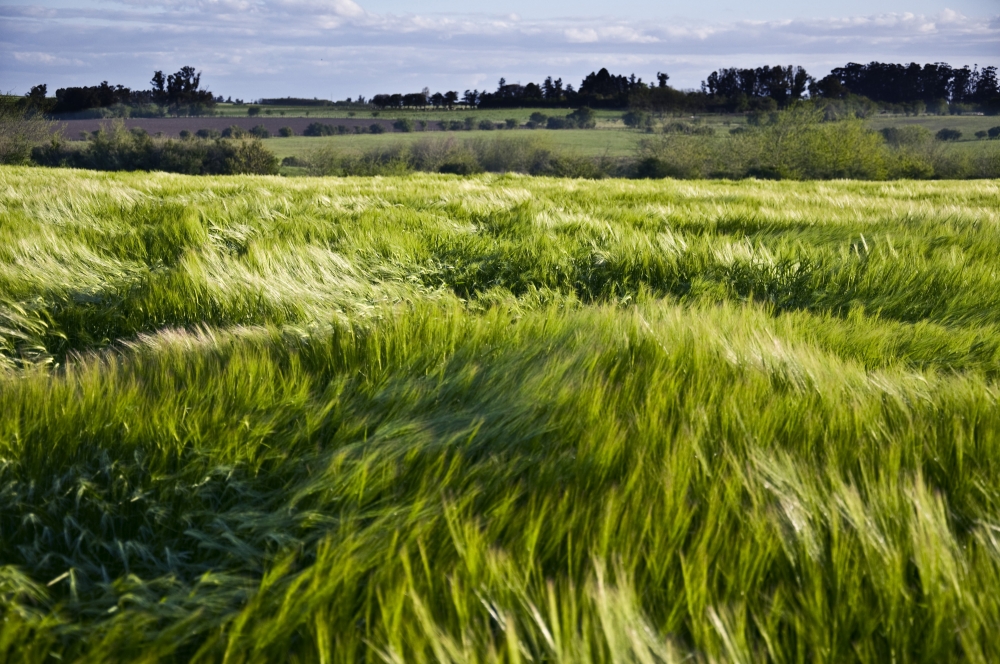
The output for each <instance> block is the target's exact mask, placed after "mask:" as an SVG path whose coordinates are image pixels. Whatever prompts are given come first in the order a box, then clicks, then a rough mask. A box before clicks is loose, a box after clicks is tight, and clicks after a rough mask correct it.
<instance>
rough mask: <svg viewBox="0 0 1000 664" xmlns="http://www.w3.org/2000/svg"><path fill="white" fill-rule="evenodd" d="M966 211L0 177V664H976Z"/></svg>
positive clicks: (657, 188) (519, 181) (871, 190)
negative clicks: (52, 663)
mask: <svg viewBox="0 0 1000 664" xmlns="http://www.w3.org/2000/svg"><path fill="white" fill-rule="evenodd" d="M998 197H1000V186H998V184H997V183H996V182H993V181H976V182H963V183H956V182H933V183H928V182H922V183H914V182H897V183H891V184H887V183H856V182H844V181H840V182H826V183H789V182H781V183H779V182H755V181H749V182H741V183H731V182H715V183H706V182H677V181H663V182H650V181H627V182H623V181H600V182H593V181H571V180H555V179H546V178H530V177H523V176H505V177H495V176H481V177H475V178H465V179H462V178H456V177H452V176H431V175H425V176H414V177H407V178H351V179H306V178H302V179H294V180H282V179H278V178H266V177H247V176H244V177H200V178H193V177H184V176H173V175H165V174H132V175H120V174H119V175H109V174H101V173H92V172H77V171H65V170H49V169H26V168H3V169H0V363H2V369H0V413H2V416H0V596H2V598H3V602H2V603H0V614H2V617H3V620H2V622H0V652H2V653H3V656H4V657H6V658H7V659H11V660H14V659H16V660H19V661H38V662H41V661H47V660H49V659H52V658H54V657H55V658H62V659H63V661H73V660H79V661H175V660H176V661H191V660H193V661H272V660H275V661H319V662H333V661H344V662H356V661H371V662H385V661H388V662H410V661H452V662H478V661H504V662H524V661H537V662H542V661H552V662H557V661H558V662H589V661H610V662H630V661H635V662H643V663H646V662H681V661H705V662H709V661H738V662H750V661H775V662H799V661H830V662H841V661H866V662H884V661H891V660H895V661H900V662H902V661H907V662H918V661H920V662H922V661H926V662H939V661H955V660H958V661H975V662H980V661H983V662H985V661H992V660H995V659H997V658H998V657H1000V645H998V642H997V639H996V638H995V635H996V634H997V633H998V630H1000V543H998V542H1000V408H998V404H997V400H998V389H997V377H998V375H1000V275H998V273H997V270H996V265H995V256H996V254H997V250H998V247H1000V231H998V228H1000V225H998V224H1000V212H998V206H997V201H998Z"/></svg>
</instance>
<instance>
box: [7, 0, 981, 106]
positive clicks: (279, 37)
mask: <svg viewBox="0 0 1000 664" xmlns="http://www.w3.org/2000/svg"><path fill="white" fill-rule="evenodd" d="M875 59H878V60H883V61H893V62H909V61H918V62H933V61H943V62H949V63H950V64H952V65H956V66H960V65H965V64H968V65H973V64H979V65H986V64H994V65H1000V0H948V1H947V2H946V3H943V2H935V1H933V0H909V1H907V2H899V1H896V0H842V1H841V2H838V3H809V4H806V3H802V2H793V1H792V0H770V1H768V2H755V3H748V2H736V1H734V0H700V1H698V2H687V3H671V2H656V3H654V2H644V1H642V0H615V1H614V2H609V1H608V0H600V1H599V0H562V1H559V2H537V1H536V2H532V1H531V0H493V1H492V2H490V3H489V4H488V5H487V4H478V5H473V4H471V3H469V2H467V1H466V2H457V1H456V0H427V1H424V2H419V3H415V2H404V1H402V0H0V89H2V90H3V91H11V92H15V93H18V94H23V93H24V92H26V91H27V89H28V88H29V87H30V86H32V85H35V84H37V83H47V84H48V85H49V89H50V91H54V90H55V88H57V87H64V86H67V85H93V84H96V83H98V82H100V81H101V80H104V79H107V80H108V81H111V82H113V83H123V84H125V85H129V86H131V87H147V86H148V81H149V78H150V76H151V74H152V72H153V70H155V69H162V70H166V71H167V72H172V71H175V70H176V69H178V68H179V67H181V66H183V65H193V66H195V67H197V68H198V69H200V70H201V71H202V72H203V77H202V80H203V83H204V84H205V85H206V86H207V87H208V88H209V89H211V90H213V91H214V92H217V93H220V94H224V95H227V96H228V95H232V96H234V97H243V98H246V99H252V98H257V97H264V96H284V95H292V96H303V97H321V98H330V97H331V96H332V97H334V98H337V99H343V98H344V97H347V96H352V97H356V96H357V95H359V94H363V95H365V96H370V95H372V94H375V93H377V92H390V91H403V92H406V91H418V90H420V89H422V88H424V87H428V88H430V89H431V90H432V91H436V90H448V89H456V90H458V91H460V92H461V91H463V90H464V89H466V88H480V89H483V88H488V89H493V88H495V86H496V83H497V79H499V78H500V77H501V76H503V77H505V78H506V79H507V80H508V81H520V82H522V83H527V82H528V81H536V82H537V81H541V80H542V79H543V78H544V77H545V76H546V75H552V76H555V77H562V78H563V79H564V80H565V81H566V82H571V83H573V84H574V85H576V84H578V83H579V81H580V79H581V78H582V77H583V76H584V75H586V74H587V73H588V72H590V71H592V70H594V69H596V68H599V67H601V66H607V67H608V68H609V69H611V70H612V71H613V72H614V73H624V74H631V73H633V72H634V73H635V74H636V75H637V76H641V77H643V78H644V79H646V80H649V79H651V78H653V76H654V75H655V74H656V72H657V71H667V72H668V73H669V74H670V76H671V84H673V85H675V86H676V87H680V88H692V87H697V86H698V84H699V83H700V81H701V80H702V79H704V78H705V77H706V76H707V74H708V73H709V72H711V71H712V70H714V69H717V68H718V67H725V66H759V65H763V64H800V65H803V66H805V67H806V68H807V69H808V70H809V71H810V73H813V74H815V75H823V74H826V73H827V72H828V71H829V70H830V69H831V68H832V67H835V66H838V65H842V64H844V63H846V62H848V61H857V62H867V61H870V60H875Z"/></svg>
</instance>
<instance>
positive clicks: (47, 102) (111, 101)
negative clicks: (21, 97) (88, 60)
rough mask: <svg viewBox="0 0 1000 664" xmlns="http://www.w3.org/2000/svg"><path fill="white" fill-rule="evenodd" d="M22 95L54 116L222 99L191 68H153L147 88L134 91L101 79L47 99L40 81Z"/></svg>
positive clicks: (205, 104) (61, 90)
mask: <svg viewBox="0 0 1000 664" xmlns="http://www.w3.org/2000/svg"><path fill="white" fill-rule="evenodd" d="M25 97H26V101H27V102H28V104H29V105H30V106H33V107H34V108H37V109H39V110H41V111H43V112H45V113H51V114H53V115H59V114H63V113H77V112H80V111H86V110H90V109H94V108H109V107H111V106H116V105H124V106H141V105H146V104H155V105H158V106H164V107H168V108H174V109H177V108H180V107H184V106H195V105H197V106H202V107H211V106H213V105H215V103H216V102H218V101H222V98H221V97H218V98H216V97H215V96H214V95H213V94H212V93H211V92H210V91H208V90H202V89H201V72H198V71H196V70H195V68H194V67H181V68H180V69H179V70H178V71H176V72H174V73H173V74H168V75H164V74H163V72H162V71H155V72H153V78H152V79H151V80H150V87H149V89H147V90H133V89H131V88H128V87H125V86H124V85H111V84H109V83H108V82H107V81H102V82H101V83H100V84H99V85H93V86H80V87H67V88H59V89H58V90H56V95H55V99H50V98H49V97H48V86H47V85H46V84H44V83H43V84H41V85H36V86H34V87H33V88H31V90H30V91H29V92H28V94H27V95H25Z"/></svg>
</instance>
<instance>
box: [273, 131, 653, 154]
mask: <svg viewBox="0 0 1000 664" xmlns="http://www.w3.org/2000/svg"><path fill="white" fill-rule="evenodd" d="M515 135H516V136H519V137H525V136H531V137H534V138H537V139H539V140H540V141H541V142H543V143H544V144H545V145H546V146H550V147H551V148H552V149H553V150H558V151H566V152H570V153H572V154H578V155H581V156H587V157H600V156H603V155H607V156H609V157H626V156H631V155H633V154H634V153H635V148H636V144H637V143H638V142H639V140H640V139H641V138H642V136H643V135H642V134H640V133H638V132H635V131H629V130H626V129H617V130H606V131H602V130H598V129H559V130H547V129H536V130H534V131H532V132H531V133H530V134H528V133H527V132H517V133H516V134H515ZM511 136H512V134H511V132H509V131H474V132H468V131H457V132H452V131H449V132H420V131H417V132H412V133H408V134H405V133H389V134H353V135H351V134H348V135H345V136H323V137H314V136H294V137H292V138H268V139H264V145H266V146H267V149H268V150H270V151H271V152H273V153H274V154H275V155H277V156H278V158H280V159H284V158H285V157H290V156H296V157H303V158H307V157H308V156H309V154H310V152H312V151H314V150H317V149H322V148H327V147H336V148H340V149H342V150H344V151H345V152H359V153H360V152H364V151H365V150H370V149H372V148H375V147H379V146H386V145H397V144H409V143H414V142H416V141H422V140H432V141H441V140H447V138H448V137H454V138H455V139H457V140H460V141H461V140H466V139H472V138H475V139H486V140H496V139H497V138H500V139H501V140H502V139H509V138H510V137H511Z"/></svg>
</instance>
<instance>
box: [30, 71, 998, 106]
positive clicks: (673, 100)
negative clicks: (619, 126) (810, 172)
mask: <svg viewBox="0 0 1000 664" xmlns="http://www.w3.org/2000/svg"><path fill="white" fill-rule="evenodd" d="M669 79H670V77H669V75H668V74H667V73H665V72H657V73H656V77H655V82H654V81H651V82H646V81H643V79H642V78H638V77H636V75H635V74H631V75H629V76H625V75H621V74H618V75H616V74H612V73H611V72H609V71H608V69H607V68H602V69H600V70H598V71H595V72H591V73H590V74H588V75H587V76H586V77H584V79H583V80H582V81H581V82H580V85H579V87H575V88H574V86H573V85H572V84H569V83H564V82H563V79H561V78H553V77H552V76H548V77H546V78H545V80H544V81H543V82H542V83H541V84H538V83H533V82H529V83H527V84H524V85H522V84H520V83H509V82H508V81H507V80H506V79H505V78H501V79H500V80H499V83H498V85H497V87H496V89H495V90H493V91H489V90H479V89H474V90H465V91H464V92H463V93H462V94H459V92H458V91H456V90H450V91H447V92H435V93H433V94H432V93H431V92H430V90H429V89H427V88H424V89H423V90H422V91H420V92H414V93H405V94H404V93H391V94H377V95H375V96H374V97H372V98H371V99H370V100H367V102H366V101H365V99H364V97H358V99H357V102H356V103H358V104H359V105H365V104H367V105H369V106H373V107H375V108H378V109H403V108H421V109H422V108H428V107H433V108H442V109H443V108H447V109H452V108H455V107H457V106H460V105H461V106H464V107H467V108H484V109H487V108H493V109H496V108H517V107H541V108H545V107H553V108H581V107H589V108H622V109H624V108H629V109H636V110H645V111H653V112H668V111H685V112H712V111H719V112H746V111H769V110H777V109H780V108H784V107H786V106H788V105H789V104H791V103H793V102H795V101H798V100H801V99H805V98H810V99H826V100H830V101H831V102H845V101H846V102H849V103H855V104H857V103H868V102H871V103H875V104H879V105H882V106H883V107H886V106H889V107H896V108H894V109H893V110H900V111H906V112H910V111H913V112H921V111H922V110H932V111H933V112H947V111H948V110H949V109H950V110H955V109H958V110H979V111H984V112H987V113H1000V87H998V81H997V68H996V67H993V66H986V67H982V68H980V67H979V66H978V65H976V66H973V67H972V68H970V67H968V66H964V67H957V68H956V67H951V66H950V65H948V64H946V63H940V62H938V63H931V64H924V65H920V64H917V63H910V64H893V63H882V62H870V63H868V64H865V65H862V64H858V63H853V62H852V63H848V64H847V65H845V66H843V67H838V68H836V69H833V70H832V71H831V72H830V73H829V74H828V75H826V76H824V77H823V78H821V79H816V78H814V77H813V76H811V75H810V74H809V73H808V72H807V71H806V70H805V68H803V67H801V66H794V65H774V66H763V67H756V68H739V67H731V68H721V69H718V70H716V71H713V72H712V73H710V74H709V75H708V77H707V78H706V79H705V80H704V81H702V83H701V88H700V89H698V90H686V91H685V90H678V89H676V88H674V87H672V86H670V85H669V84H668V81H669ZM47 91H48V90H47V86H46V85H44V84H43V85H37V86H35V87H33V88H32V89H31V91H30V92H29V93H28V94H27V95H26V99H25V103H27V104H28V105H32V106H34V107H36V108H38V109H40V110H42V111H43V112H45V113H51V114H62V113H74V112H79V111H84V110H89V109H99V108H108V107H112V106H116V105H124V106H132V107H139V106H142V105H154V106H156V107H160V108H169V109H172V110H174V111H177V112H180V111H181V109H184V108H194V107H198V108H211V106H213V105H214V104H215V103H216V102H221V101H222V97H221V96H219V97H215V96H213V94H212V93H211V92H210V91H208V90H203V89H201V74H200V72H197V71H196V70H195V68H194V67H182V68H181V69H180V70H178V71H177V72H175V73H173V74H170V75H166V76H165V75H164V74H163V72H162V71H156V72H154V74H153V78H152V80H151V81H150V87H149V89H145V90H133V89H130V88H128V87H125V86H122V85H114V86H113V85H110V84H109V83H108V82H107V81H103V82H102V83H100V84H99V85H95V86H89V87H88V86H84V87H68V88H59V89H58V90H56V95H55V99H54V100H53V99H50V98H48V97H47ZM268 101H283V102H292V101H294V102H298V103H299V105H316V104H325V103H326V102H323V101H322V100H297V99H296V100H268ZM352 103H354V102H352ZM337 104H340V102H337Z"/></svg>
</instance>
